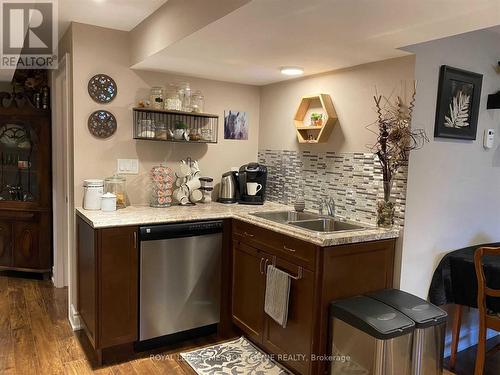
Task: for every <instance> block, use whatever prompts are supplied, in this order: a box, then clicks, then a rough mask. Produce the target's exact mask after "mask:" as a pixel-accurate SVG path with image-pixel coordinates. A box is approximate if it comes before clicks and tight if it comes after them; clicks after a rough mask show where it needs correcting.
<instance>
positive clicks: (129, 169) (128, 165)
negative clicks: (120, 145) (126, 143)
mask: <svg viewBox="0 0 500 375" xmlns="http://www.w3.org/2000/svg"><path fill="white" fill-rule="evenodd" d="M117 171H118V173H119V174H139V160H138V159H118V163H117Z"/></svg>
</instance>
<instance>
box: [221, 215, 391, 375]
mask: <svg viewBox="0 0 500 375" xmlns="http://www.w3.org/2000/svg"><path fill="white" fill-rule="evenodd" d="M232 233H233V248H232V257H233V270H232V275H233V277H232V280H233V281H232V294H231V295H232V305H231V306H232V319H233V323H234V324H235V325H236V326H237V327H238V328H240V329H241V330H242V331H243V333H244V334H245V335H246V336H247V337H248V338H249V339H251V340H252V341H253V342H254V343H256V344H257V345H258V346H260V347H261V348H262V349H263V350H265V351H266V352H267V353H270V354H274V355H275V358H276V359H278V361H280V362H281V363H282V364H283V365H285V366H286V367H287V368H289V369H290V370H292V371H293V372H294V373H297V374H304V375H309V374H326V373H327V371H328V363H327V362H325V361H321V360H312V359H314V358H324V357H325V356H326V355H327V354H328V337H329V334H328V330H329V326H328V321H329V319H328V309H329V303H330V302H331V301H332V300H334V299H338V298H345V297H350V296H354V295H357V294H362V293H367V292H371V291H375V290H378V289H383V288H389V287H392V283H393V266H394V246H395V240H384V241H373V242H367V243H359V244H351V245H341V246H332V247H319V246H314V245H311V244H310V243H307V242H303V241H300V240H298V239H294V238H291V237H288V236H286V235H281V234H278V233H277V232H272V231H268V230H266V229H263V228H260V227H257V226H254V225H252V224H247V223H244V222H240V221H234V222H233V232H232ZM267 238H270V240H269V241H267V240H266V239H267ZM273 263H274V264H275V265H276V266H277V267H278V268H279V269H281V270H283V271H286V272H288V273H289V274H290V275H292V276H298V274H299V268H302V270H301V277H300V278H298V279H292V280H291V290H290V298H289V311H288V322H287V325H286V328H282V327H281V326H280V325H279V324H277V323H276V322H275V321H274V320H273V319H272V318H270V317H269V316H267V314H265V312H264V297H265V284H266V279H265V278H266V276H265V267H266V266H267V265H268V264H273Z"/></svg>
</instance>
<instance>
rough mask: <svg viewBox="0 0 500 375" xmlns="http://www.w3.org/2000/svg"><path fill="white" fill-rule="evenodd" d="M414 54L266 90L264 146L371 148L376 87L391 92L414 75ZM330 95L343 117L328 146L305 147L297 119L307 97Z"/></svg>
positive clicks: (262, 116) (262, 117) (262, 127)
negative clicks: (294, 120)
mask: <svg viewBox="0 0 500 375" xmlns="http://www.w3.org/2000/svg"><path fill="white" fill-rule="evenodd" d="M414 65H415V59H414V57H413V56H407V57H401V58H396V59H390V60H385V61H380V62H376V63H371V64H365V65H360V66H356V67H353V68H349V69H342V70H338V71H335V72H330V73H325V74H321V75H317V76H313V77H306V78H302V79H296V80H292V81H286V82H280V83H276V84H272V85H268V86H264V87H263V88H262V89H261V102H260V103H261V104H260V135H259V149H280V150H308V149H309V150H315V151H337V152H354V151H357V152H367V151H368V148H367V147H366V145H367V144H373V143H374V142H375V135H374V134H372V133H370V132H369V131H368V130H367V129H366V128H365V127H366V125H368V124H371V123H373V122H374V121H375V120H376V114H375V111H374V110H373V107H374V104H373V95H374V94H375V88H376V89H377V90H378V92H380V93H383V94H385V95H388V94H390V93H391V92H392V91H393V90H394V89H395V88H396V89H399V88H400V87H401V82H404V81H406V82H407V83H410V84H411V82H412V80H413V79H414V69H415V68H414ZM315 93H326V94H330V96H331V98H332V101H333V104H334V106H335V109H336V111H337V115H338V117H339V121H338V122H337V123H336V124H335V126H334V129H333V132H332V134H331V136H330V138H329V141H328V142H327V143H325V144H317V145H299V143H298V142H297V137H296V133H295V130H294V127H293V118H294V116H295V111H296V109H297V106H298V105H299V102H300V98H301V97H302V96H304V95H309V94H315Z"/></svg>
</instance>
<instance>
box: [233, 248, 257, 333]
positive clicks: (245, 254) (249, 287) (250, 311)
mask: <svg viewBox="0 0 500 375" xmlns="http://www.w3.org/2000/svg"><path fill="white" fill-rule="evenodd" d="M233 249H234V250H233V272H232V274H233V298H232V314H233V321H234V323H235V324H236V325H237V326H238V327H239V328H241V329H242V330H243V331H244V332H245V333H246V334H247V335H248V336H250V337H251V338H253V339H254V340H257V341H259V342H261V341H262V333H263V331H264V315H263V314H262V311H264V291H265V279H264V275H263V263H264V260H263V259H264V258H263V256H264V254H263V253H262V252H259V251H258V250H256V249H254V248H252V247H250V246H246V245H244V244H240V243H238V242H235V243H234V247H233Z"/></svg>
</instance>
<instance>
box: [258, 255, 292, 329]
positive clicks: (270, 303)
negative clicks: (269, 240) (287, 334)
mask: <svg viewBox="0 0 500 375" xmlns="http://www.w3.org/2000/svg"><path fill="white" fill-rule="evenodd" d="M290 285H291V280H290V275H289V274H287V273H286V272H284V271H282V270H280V269H278V268H276V267H275V266H273V265H272V264H270V265H268V266H267V277H266V299H265V302H264V311H265V312H266V314H267V315H269V316H270V317H271V318H273V319H274V320H275V321H276V323H278V324H279V325H280V326H282V327H283V328H286V323H287V320H288V303H289V298H290Z"/></svg>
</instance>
